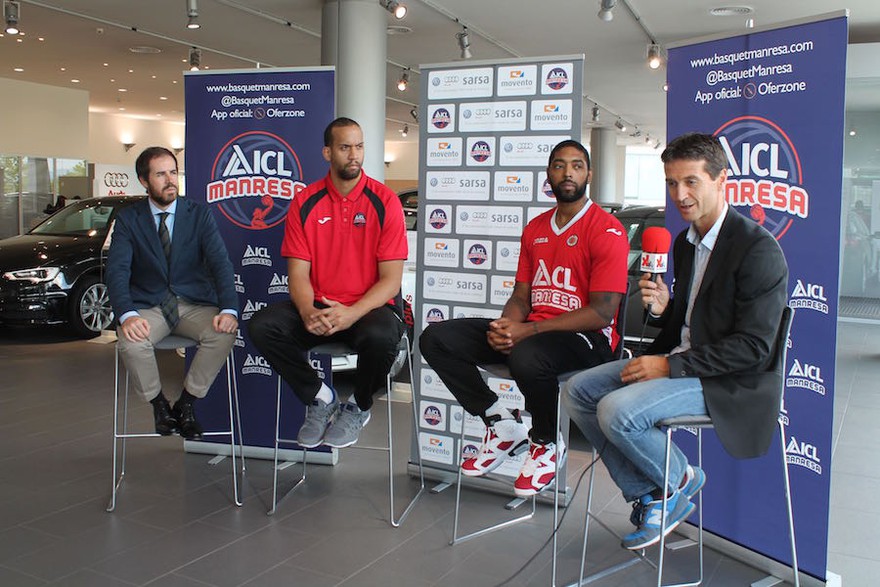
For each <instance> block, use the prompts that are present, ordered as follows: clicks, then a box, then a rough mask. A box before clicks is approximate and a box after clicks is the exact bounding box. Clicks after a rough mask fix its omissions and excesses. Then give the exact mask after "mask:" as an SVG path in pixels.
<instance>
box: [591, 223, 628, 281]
mask: <svg viewBox="0 0 880 587" xmlns="http://www.w3.org/2000/svg"><path fill="white" fill-rule="evenodd" d="M600 226H602V225H600ZM590 255H591V256H592V259H591V267H592V273H591V275H590V291H610V292H616V293H623V292H624V291H626V281H627V265H626V261H627V257H628V255H629V241H627V239H626V232H625V231H624V230H623V226H622V225H621V224H620V221H619V220H618V219H617V218H614V217H613V216H610V217H609V221H608V223H607V224H606V225H605V226H604V227H602V228H600V229H599V230H597V231H596V232H595V234H593V235H592V237H591V238H590Z"/></svg>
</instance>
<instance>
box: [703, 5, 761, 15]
mask: <svg viewBox="0 0 880 587" xmlns="http://www.w3.org/2000/svg"><path fill="white" fill-rule="evenodd" d="M754 11H755V10H754V9H753V8H752V7H751V6H719V7H718V8H713V9H711V10H710V11H709V14H711V15H712V16H743V15H746V14H751V13H753V12H754Z"/></svg>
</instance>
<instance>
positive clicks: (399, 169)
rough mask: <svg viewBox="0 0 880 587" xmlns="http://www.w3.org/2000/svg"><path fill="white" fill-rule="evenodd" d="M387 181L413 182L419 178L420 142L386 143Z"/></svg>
mask: <svg viewBox="0 0 880 587" xmlns="http://www.w3.org/2000/svg"><path fill="white" fill-rule="evenodd" d="M385 161H391V163H390V164H388V165H386V166H385V179H395V180H411V181H412V182H413V183H415V182H417V181H418V177H419V143H418V141H417V140H416V141H385Z"/></svg>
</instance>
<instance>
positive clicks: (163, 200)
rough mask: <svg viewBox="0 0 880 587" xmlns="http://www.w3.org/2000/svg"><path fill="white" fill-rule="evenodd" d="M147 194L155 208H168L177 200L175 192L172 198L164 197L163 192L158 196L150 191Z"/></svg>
mask: <svg viewBox="0 0 880 587" xmlns="http://www.w3.org/2000/svg"><path fill="white" fill-rule="evenodd" d="M147 194H148V195H149V196H150V199H151V200H153V202H155V203H156V205H157V206H168V205H169V204H171V202H173V201H174V200H175V199H176V198H177V191H176V190H175V192H174V197H173V198H172V197H170V196H166V195H165V190H162V191H160V192H159V193H158V194H157V193H155V192H153V191H152V190H150V191H148V192H147Z"/></svg>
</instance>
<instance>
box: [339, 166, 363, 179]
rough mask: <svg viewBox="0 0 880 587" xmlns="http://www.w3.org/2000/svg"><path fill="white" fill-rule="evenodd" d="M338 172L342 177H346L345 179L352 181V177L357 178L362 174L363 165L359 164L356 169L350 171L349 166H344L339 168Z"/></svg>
mask: <svg viewBox="0 0 880 587" xmlns="http://www.w3.org/2000/svg"><path fill="white" fill-rule="evenodd" d="M336 173H337V174H338V175H339V178H340V179H344V180H345V181H350V180H352V179H357V178H358V176H359V175H360V174H361V166H360V165H358V168H357V170H356V171H349V169H348V167H343V168H341V169H337V170H336Z"/></svg>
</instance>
